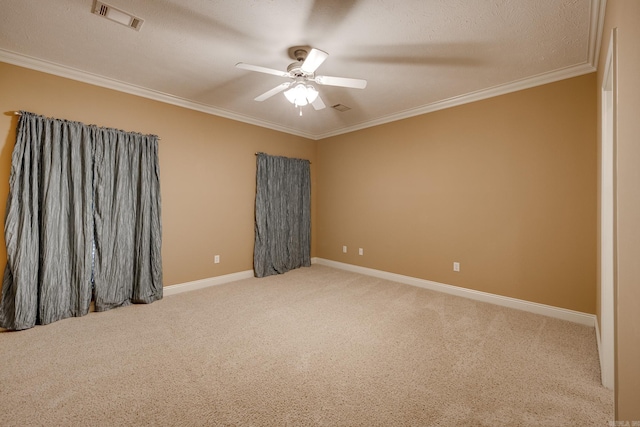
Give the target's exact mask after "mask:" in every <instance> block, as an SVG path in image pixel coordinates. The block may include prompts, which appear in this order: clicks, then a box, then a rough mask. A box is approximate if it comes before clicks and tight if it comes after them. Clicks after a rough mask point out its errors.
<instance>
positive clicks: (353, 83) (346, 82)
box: [313, 76, 367, 89]
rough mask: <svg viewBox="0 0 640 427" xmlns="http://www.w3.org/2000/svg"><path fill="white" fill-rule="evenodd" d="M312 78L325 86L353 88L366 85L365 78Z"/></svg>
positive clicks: (360, 87) (362, 87)
mask: <svg viewBox="0 0 640 427" xmlns="http://www.w3.org/2000/svg"><path fill="white" fill-rule="evenodd" d="M313 80H314V81H315V82H316V83H318V84H321V85H327V86H342V87H350V88H353V89H364V88H365V87H367V81H366V80H362V79H350V78H348V77H331V76H316V78H315V79H313Z"/></svg>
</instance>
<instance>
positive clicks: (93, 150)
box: [0, 112, 162, 329]
mask: <svg viewBox="0 0 640 427" xmlns="http://www.w3.org/2000/svg"><path fill="white" fill-rule="evenodd" d="M5 240H6V244H7V265H6V267H5V272H4V278H3V283H2V302H1V303H0V326H1V327H4V328H8V329H27V328H30V327H32V326H34V325H35V324H47V323H51V322H54V321H56V320H60V319H64V318H66V317H70V316H83V315H85V314H87V313H88V311H89V305H90V303H91V299H92V297H95V302H96V310H98V311H100V310H107V309H109V308H112V307H117V306H121V305H127V304H130V303H132V302H144V303H149V302H152V301H155V300H157V299H160V298H162V265H161V254H160V246H161V225H160V183H159V170H158V152H157V137H156V136H153V135H141V134H137V133H126V132H123V131H119V130H114V129H105V128H98V127H96V126H87V125H84V124H82V123H78V122H71V121H65V120H58V119H51V118H46V117H42V116H37V115H34V114H31V113H26V112H23V113H22V114H21V117H20V120H19V123H18V131H17V138H16V144H15V147H14V150H13V154H12V164H11V176H10V182H9V197H8V200H7V210H6V218H5ZM94 246H95V259H94V251H93V247H94ZM92 276H93V281H92ZM92 282H93V286H92ZM92 288H93V289H92Z"/></svg>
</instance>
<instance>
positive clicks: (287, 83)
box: [255, 82, 291, 101]
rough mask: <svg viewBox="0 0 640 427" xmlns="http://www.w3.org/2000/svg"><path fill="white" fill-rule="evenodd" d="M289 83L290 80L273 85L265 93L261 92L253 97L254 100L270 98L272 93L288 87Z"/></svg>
mask: <svg viewBox="0 0 640 427" xmlns="http://www.w3.org/2000/svg"><path fill="white" fill-rule="evenodd" d="M290 85H291V82H286V83H282V84H279V85H278V86H276V87H274V88H273V89H270V90H268V91H266V92H265V93H263V94H262V95H260V96H257V97H256V98H255V100H256V101H264V100H265V99H268V98H271V97H272V96H273V95H275V94H277V93H280V92H282V91H283V90H285V89H286V88H288V87H289V86H290Z"/></svg>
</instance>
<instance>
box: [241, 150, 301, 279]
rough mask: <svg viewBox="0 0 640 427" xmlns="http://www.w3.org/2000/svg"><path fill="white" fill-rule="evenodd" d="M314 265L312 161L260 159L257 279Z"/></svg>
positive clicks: (256, 247)
mask: <svg viewBox="0 0 640 427" xmlns="http://www.w3.org/2000/svg"><path fill="white" fill-rule="evenodd" d="M310 265H311V173H310V166H309V161H308V160H302V159H291V158H287V157H280V156H270V155H268V154H264V153H258V155H257V171H256V212H255V246H254V254H253V269H254V274H255V276H256V277H265V276H270V275H273V274H281V273H285V272H287V271H289V270H292V269H294V268H299V267H308V266H310Z"/></svg>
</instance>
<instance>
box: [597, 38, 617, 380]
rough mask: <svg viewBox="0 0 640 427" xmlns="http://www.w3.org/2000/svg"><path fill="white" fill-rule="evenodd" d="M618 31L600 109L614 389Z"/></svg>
mask: <svg viewBox="0 0 640 427" xmlns="http://www.w3.org/2000/svg"><path fill="white" fill-rule="evenodd" d="M616 37H617V36H616V29H615V28H614V29H613V30H611V37H610V39H609V46H608V48H607V56H606V58H605V66H604V70H603V79H602V88H601V97H600V98H601V99H600V102H601V106H600V131H601V135H600V156H599V157H600V171H599V175H600V176H599V181H600V194H599V197H600V200H599V205H600V215H599V221H600V224H599V228H600V239H599V242H598V252H599V257H600V319H599V320H600V324H599V330H598V333H599V334H600V336H599V341H598V344H599V347H598V349H599V354H600V373H601V380H602V385H603V386H605V387H606V388H608V389H614V387H615V337H614V336H615V314H614V312H615V302H614V300H615V296H614V294H615V282H616V255H615V248H616V230H615V218H616V212H615V209H616V208H615V207H616V189H615V176H616V171H615V168H616V148H615V147H616V104H617V98H616V96H617V95H616V81H615V78H616V71H615V66H616V65H615V54H616V53H615V49H616Z"/></svg>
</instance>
